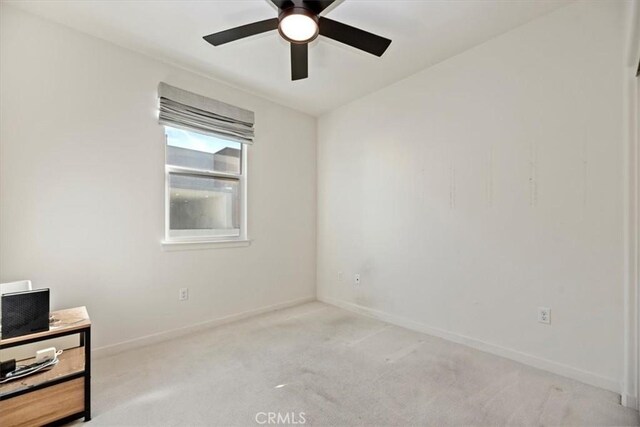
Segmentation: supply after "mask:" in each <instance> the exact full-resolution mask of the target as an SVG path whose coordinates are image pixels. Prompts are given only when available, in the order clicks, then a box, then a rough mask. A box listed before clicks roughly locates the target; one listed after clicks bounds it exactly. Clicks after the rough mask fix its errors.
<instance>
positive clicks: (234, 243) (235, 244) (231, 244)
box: [162, 239, 251, 251]
mask: <svg viewBox="0 0 640 427" xmlns="http://www.w3.org/2000/svg"><path fill="white" fill-rule="evenodd" d="M250 245H251V240H249V239H242V240H204V241H200V242H198V241H191V242H188V241H185V242H180V241H173V240H163V241H162V250H163V251H190V250H202V249H223V248H243V247H247V246H250Z"/></svg>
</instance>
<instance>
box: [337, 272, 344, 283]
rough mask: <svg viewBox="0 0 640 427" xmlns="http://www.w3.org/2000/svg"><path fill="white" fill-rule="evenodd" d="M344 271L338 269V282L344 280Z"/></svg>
mask: <svg viewBox="0 0 640 427" xmlns="http://www.w3.org/2000/svg"><path fill="white" fill-rule="evenodd" d="M342 276H343V275H342V271H338V282H342Z"/></svg>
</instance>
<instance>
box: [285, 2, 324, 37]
mask: <svg viewBox="0 0 640 427" xmlns="http://www.w3.org/2000/svg"><path fill="white" fill-rule="evenodd" d="M278 31H279V32H280V35H281V36H282V37H284V38H285V39H286V40H288V41H290V42H291V43H309V42H310V41H312V40H314V39H315V38H316V37H318V32H319V31H320V28H319V27H318V17H317V16H316V15H314V14H313V13H311V12H309V11H308V10H307V9H305V8H302V7H292V8H290V9H287V10H285V11H283V12H282V14H280V22H279V24H278Z"/></svg>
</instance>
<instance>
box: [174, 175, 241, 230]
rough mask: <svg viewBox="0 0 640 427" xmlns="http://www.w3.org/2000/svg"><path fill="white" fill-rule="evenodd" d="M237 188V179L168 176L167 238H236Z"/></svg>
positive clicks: (238, 217)
mask: <svg viewBox="0 0 640 427" xmlns="http://www.w3.org/2000/svg"><path fill="white" fill-rule="evenodd" d="M239 188H240V182H239V180H237V179H223V178H213V177H204V176H194V175H185V174H175V173H172V174H170V175H169V191H170V193H169V198H170V206H169V236H170V237H211V236H239V235H240V197H239Z"/></svg>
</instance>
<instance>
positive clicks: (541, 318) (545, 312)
mask: <svg viewBox="0 0 640 427" xmlns="http://www.w3.org/2000/svg"><path fill="white" fill-rule="evenodd" d="M538 322H540V323H546V324H549V323H551V309H550V308H549V307H538Z"/></svg>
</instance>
